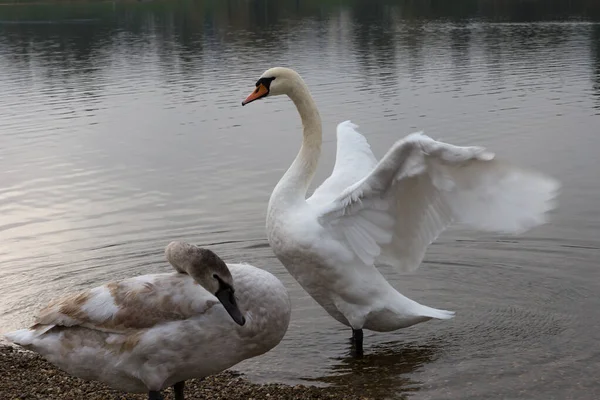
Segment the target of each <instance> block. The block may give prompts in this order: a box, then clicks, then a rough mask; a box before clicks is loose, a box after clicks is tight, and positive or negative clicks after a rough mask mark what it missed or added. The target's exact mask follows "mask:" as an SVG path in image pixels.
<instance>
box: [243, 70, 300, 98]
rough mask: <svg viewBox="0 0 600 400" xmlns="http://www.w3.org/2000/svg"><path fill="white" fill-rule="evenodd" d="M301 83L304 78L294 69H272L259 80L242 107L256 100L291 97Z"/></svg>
mask: <svg viewBox="0 0 600 400" xmlns="http://www.w3.org/2000/svg"><path fill="white" fill-rule="evenodd" d="M299 82H302V78H301V77H300V75H298V73H297V72H296V71H294V70H293V69H290V68H284V67H275V68H270V69H268V70H266V71H265V72H263V74H262V75H261V76H260V78H258V81H256V89H254V91H253V92H252V93H250V95H249V96H248V97H247V98H246V100H244V101H242V105H243V106H245V105H246V104H248V103H251V102H253V101H254V100H258V99H262V98H263V97H267V96H278V95H281V94H287V95H289V94H290V93H291V92H292V91H293V90H294V88H295V87H297V84H298V83H299Z"/></svg>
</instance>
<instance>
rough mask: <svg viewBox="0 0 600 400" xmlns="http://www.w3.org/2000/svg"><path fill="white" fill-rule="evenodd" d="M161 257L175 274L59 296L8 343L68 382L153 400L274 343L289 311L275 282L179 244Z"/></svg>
mask: <svg viewBox="0 0 600 400" xmlns="http://www.w3.org/2000/svg"><path fill="white" fill-rule="evenodd" d="M165 253H166V256H167V259H168V260H169V262H170V263H171V265H172V266H173V267H174V268H175V269H176V270H177V271H178V272H176V273H166V274H153V275H142V276H137V277H135V278H130V279H125V280H122V281H118V282H111V283H108V284H106V285H104V286H99V287H96V288H93V289H90V290H86V291H83V292H80V293H77V294H74V295H70V296H67V297H64V298H62V299H59V300H57V301H55V302H53V303H51V304H50V305H49V306H48V307H46V308H45V309H43V310H42V311H41V313H40V314H39V317H38V319H37V323H36V324H35V325H34V326H32V327H31V328H30V329H22V330H19V331H15V332H11V333H8V334H7V335H6V337H7V338H8V339H9V340H11V341H12V342H14V343H17V344H19V345H21V346H23V347H25V348H27V349H30V350H33V351H35V352H37V353H40V354H41V355H42V356H44V357H45V358H46V359H47V360H48V361H50V362H51V363H53V364H55V365H57V366H58V367H59V368H61V369H63V370H65V371H66V372H68V373H70V374H72V375H74V376H77V377H80V378H83V379H88V380H98V381H102V382H105V383H106V384H108V385H109V386H112V387H114V388H116V389H120V390H123V391H126V392H149V395H148V396H149V399H151V400H155V399H162V395H161V393H160V391H161V390H162V389H164V388H166V387H168V386H172V385H173V386H174V390H175V398H176V400H183V388H184V381H185V380H186V379H191V378H203V377H205V376H208V375H211V374H215V373H217V372H220V371H223V370H225V369H227V368H229V367H231V366H233V365H235V364H237V363H239V362H240V361H242V360H245V359H247V358H250V357H255V356H258V355H260V354H263V353H265V352H267V351H269V350H270V349H272V348H273V347H275V346H276V345H277V344H278V343H279V342H280V341H281V339H282V338H283V336H284V335H285V333H286V331H287V328H288V323H289V320H290V312H291V305H290V300H289V296H288V292H287V290H286V289H285V287H284V286H283V285H282V283H281V282H280V281H279V280H278V279H277V278H276V277H274V276H273V275H271V274H270V273H268V272H266V271H264V270H261V269H258V268H255V267H253V266H251V265H247V264H229V265H226V264H225V263H224V262H223V260H221V259H220V258H219V257H218V256H217V255H216V254H214V253H213V252H212V251H210V250H206V249H200V248H198V247H196V246H192V245H189V244H187V243H183V242H172V243H170V244H169V245H168V246H167V248H166V250H165ZM234 288H235V296H234ZM236 299H237V302H236ZM238 304H239V307H238ZM240 310H242V311H240ZM234 321H235V322H234Z"/></svg>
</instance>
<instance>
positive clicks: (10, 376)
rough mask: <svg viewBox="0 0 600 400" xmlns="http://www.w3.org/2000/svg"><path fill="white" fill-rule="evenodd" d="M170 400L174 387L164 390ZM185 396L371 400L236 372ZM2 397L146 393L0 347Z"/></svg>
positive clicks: (64, 398) (107, 397)
mask: <svg viewBox="0 0 600 400" xmlns="http://www.w3.org/2000/svg"><path fill="white" fill-rule="evenodd" d="M164 395H165V399H171V398H172V393H171V390H170V389H168V390H165V392H164ZM185 395H186V399H189V400H197V399H198V400H199V399H211V400H238V399H239V400H252V399H255V400H263V399H286V400H292V399H294V400H296V399H297V400H303V399H315V400H318V399H346V400H359V399H360V400H371V399H373V398H371V397H364V396H359V395H356V394H353V393H351V389H349V388H317V387H314V386H287V385H281V384H268V385H257V384H254V383H251V382H249V381H248V380H246V379H244V378H243V376H240V375H239V374H236V373H235V372H230V371H226V372H223V373H221V374H219V375H215V376H211V377H209V378H207V379H205V380H204V381H202V382H198V381H196V380H190V381H187V382H186V388H185ZM0 399H2V400H33V399H35V400H42V399H43V400H52V399H60V400H80V399H85V400H100V399H102V400H134V399H135V400H142V399H144V400H145V399H147V395H144V394H126V393H123V392H118V391H115V390H112V389H110V388H108V387H107V386H106V385H104V384H102V383H99V382H89V381H84V380H81V379H78V378H74V377H71V376H69V375H67V374H66V373H65V372H63V371H61V370H59V369H57V368H56V367H54V366H53V365H52V364H50V363H48V362H46V361H45V360H44V359H43V358H41V357H39V356H38V355H37V354H34V353H31V352H28V351H27V352H26V351H22V350H19V349H16V348H13V347H8V346H0Z"/></svg>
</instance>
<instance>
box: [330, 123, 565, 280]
mask: <svg viewBox="0 0 600 400" xmlns="http://www.w3.org/2000/svg"><path fill="white" fill-rule="evenodd" d="M355 128H356V126H355V125H353V126H352V129H353V130H355ZM361 137H362V136H361ZM363 139H364V138H363ZM338 150H339V148H338ZM338 153H339V152H338ZM371 154H372V153H371ZM345 160H346V161H347V162H348V164H347V165H344V164H343V163H342V164H341V165H344V169H346V170H348V169H351V166H350V162H351V159H350V158H346V159H345ZM361 165H362V164H361ZM360 168H362V167H359V169H360ZM361 172H364V170H361ZM354 176H356V175H354ZM333 177H334V174H332V176H331V177H330V178H329V179H332V178H333ZM343 182H344V183H347V180H344V181H343ZM340 183H341V180H340V181H337V182H330V183H329V186H328V188H329V189H331V188H338V187H339V184H340ZM559 187H560V185H559V183H558V182H557V181H556V180H554V179H552V178H549V177H547V176H544V175H542V174H538V173H536V172H531V171H527V170H524V169H521V168H518V167H515V166H512V165H509V164H506V163H501V162H499V161H497V160H495V159H494V155H493V154H492V153H489V152H487V151H486V150H485V149H484V148H482V147H459V146H454V145H450V144H447V143H443V142H438V141H435V140H433V139H431V138H429V137H428V136H426V135H424V134H422V133H420V132H419V133H414V134H411V135H409V136H407V137H406V138H404V139H402V140H400V141H398V142H396V143H395V144H394V146H393V147H392V148H391V149H390V150H389V151H388V153H387V154H386V155H385V156H384V157H383V158H382V160H381V161H380V162H379V163H378V164H377V165H376V166H374V167H372V168H371V170H370V172H369V173H367V174H366V175H363V177H362V178H360V179H358V180H355V181H354V182H352V183H350V184H348V186H346V187H345V188H343V189H340V191H341V193H340V194H339V195H338V196H337V197H335V198H334V199H333V200H331V201H328V202H323V203H322V204H320V208H319V221H320V222H321V224H322V225H323V226H324V227H325V228H326V229H329V232H330V233H331V234H332V235H333V236H334V237H339V238H343V241H344V242H345V244H346V245H347V247H348V248H349V249H351V250H352V251H353V252H354V254H355V255H356V256H357V257H358V258H359V259H360V260H361V262H362V263H364V264H366V265H373V264H375V265H391V266H394V267H396V268H398V269H400V270H402V271H412V270H414V269H416V268H417V267H418V266H419V265H420V263H421V261H422V260H423V257H424V255H425V252H426V250H427V247H428V246H429V244H431V243H432V242H433V241H434V240H435V239H436V238H437V237H438V236H439V235H440V233H441V232H442V231H443V230H444V229H446V228H447V227H448V226H449V225H450V224H452V223H453V222H454V223H460V224H465V225H467V226H469V227H471V228H475V229H479V230H485V231H493V232H504V233H521V232H524V231H526V230H528V229H531V228H533V227H534V226H537V225H540V224H543V223H545V222H546V221H547V214H548V212H549V211H550V210H552V209H553V208H554V207H556V203H555V198H556V196H557V194H558V189H559Z"/></svg>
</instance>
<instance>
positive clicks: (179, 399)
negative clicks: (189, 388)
mask: <svg viewBox="0 0 600 400" xmlns="http://www.w3.org/2000/svg"><path fill="white" fill-rule="evenodd" d="M184 387H185V381H181V382H177V383H176V384H174V385H173V391H174V392H175V400H184V397H183V388H184Z"/></svg>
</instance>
